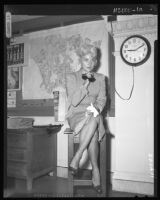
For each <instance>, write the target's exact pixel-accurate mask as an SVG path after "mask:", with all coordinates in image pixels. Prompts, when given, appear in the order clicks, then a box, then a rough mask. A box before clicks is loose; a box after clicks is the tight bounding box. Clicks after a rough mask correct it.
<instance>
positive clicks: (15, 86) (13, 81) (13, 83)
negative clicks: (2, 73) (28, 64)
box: [7, 67, 21, 91]
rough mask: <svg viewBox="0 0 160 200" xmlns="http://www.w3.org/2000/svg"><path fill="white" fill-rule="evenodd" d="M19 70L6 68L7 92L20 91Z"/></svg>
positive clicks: (18, 68)
mask: <svg viewBox="0 0 160 200" xmlns="http://www.w3.org/2000/svg"><path fill="white" fill-rule="evenodd" d="M20 68H21V67H8V80H7V82H8V84H7V89H8V91H12V90H20V89H21V79H20Z"/></svg>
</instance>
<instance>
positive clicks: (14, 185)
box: [4, 175, 145, 198]
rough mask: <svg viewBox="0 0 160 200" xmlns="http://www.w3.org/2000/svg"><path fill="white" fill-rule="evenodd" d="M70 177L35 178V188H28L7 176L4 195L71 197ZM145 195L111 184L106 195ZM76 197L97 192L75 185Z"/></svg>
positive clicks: (88, 195)
mask: <svg viewBox="0 0 160 200" xmlns="http://www.w3.org/2000/svg"><path fill="white" fill-rule="evenodd" d="M68 186H69V183H68V179H66V178H59V177H54V176H53V177H51V176H48V175H46V176H42V177H39V178H37V179H35V180H34V182H33V189H32V190H31V191H30V192H28V191H27V190H26V181H25V180H22V179H14V178H7V189H5V190H4V197H46V198H47V197H48V198H49V197H70V196H71V194H69V192H68ZM136 196H137V197H144V196H145V195H142V194H133V193H126V192H117V191H112V187H111V185H108V186H107V195H106V197H136ZM74 197H97V194H96V193H95V191H94V190H93V189H92V187H89V186H87V187H86V186H85V187H84V186H83V187H82V186H81V187H75V194H74Z"/></svg>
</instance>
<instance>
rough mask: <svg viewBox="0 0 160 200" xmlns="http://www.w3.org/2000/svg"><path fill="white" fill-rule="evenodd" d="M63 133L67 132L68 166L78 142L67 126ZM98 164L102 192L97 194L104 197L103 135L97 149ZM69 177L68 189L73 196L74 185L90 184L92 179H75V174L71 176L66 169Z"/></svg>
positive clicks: (104, 148)
mask: <svg viewBox="0 0 160 200" xmlns="http://www.w3.org/2000/svg"><path fill="white" fill-rule="evenodd" d="M64 134H68V166H69V164H70V162H71V159H72V158H73V156H74V153H75V152H74V145H75V144H76V143H79V137H77V136H76V137H75V136H74V134H73V131H72V130H69V128H67V129H66V130H65V131H64ZM99 166H100V168H99V169H100V177H101V184H102V194H97V195H98V196H100V197H106V171H107V169H106V136H104V138H103V140H102V142H101V143H100V151H99ZM68 179H69V190H70V194H71V196H74V186H91V187H92V180H82V179H77V178H76V176H73V175H72V174H71V172H70V171H68Z"/></svg>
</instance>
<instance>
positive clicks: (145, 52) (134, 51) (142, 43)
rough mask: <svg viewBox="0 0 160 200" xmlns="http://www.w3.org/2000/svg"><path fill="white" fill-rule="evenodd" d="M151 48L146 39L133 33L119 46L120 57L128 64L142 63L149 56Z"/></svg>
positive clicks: (136, 64)
mask: <svg viewBox="0 0 160 200" xmlns="http://www.w3.org/2000/svg"><path fill="white" fill-rule="evenodd" d="M150 52H151V48H150V44H149V42H148V40H147V39H146V38H144V37H142V36H139V35H134V36H131V37H129V38H127V39H126V40H125V41H124V42H123V43H122V46H121V50H120V53H121V57H122V59H123V60H124V61H125V62H126V63H127V64H129V65H132V66H138V65H141V64H143V63H144V62H145V61H146V60H147V59H148V58H149V56H150Z"/></svg>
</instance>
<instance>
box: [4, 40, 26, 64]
mask: <svg viewBox="0 0 160 200" xmlns="http://www.w3.org/2000/svg"><path fill="white" fill-rule="evenodd" d="M17 64H24V43H20V44H13V45H8V46H7V65H8V66H12V65H17Z"/></svg>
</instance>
